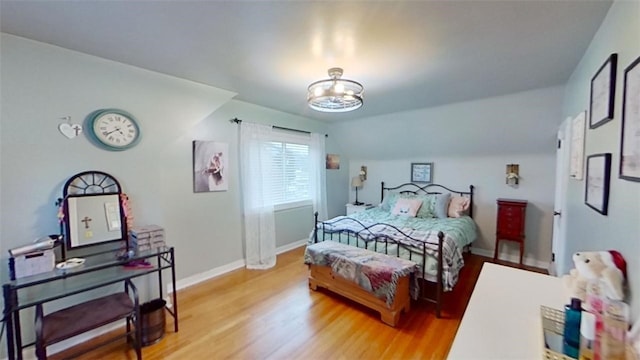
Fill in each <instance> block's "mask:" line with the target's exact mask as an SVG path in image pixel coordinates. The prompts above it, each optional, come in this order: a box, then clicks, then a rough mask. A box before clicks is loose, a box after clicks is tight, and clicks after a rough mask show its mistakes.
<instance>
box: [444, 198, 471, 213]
mask: <svg viewBox="0 0 640 360" xmlns="http://www.w3.org/2000/svg"><path fill="white" fill-rule="evenodd" d="M469 204H470V201H469V198H468V197H465V196H452V197H451V200H450V201H449V209H448V210H447V215H449V217H452V218H458V217H460V216H462V215H467V214H468V213H469Z"/></svg>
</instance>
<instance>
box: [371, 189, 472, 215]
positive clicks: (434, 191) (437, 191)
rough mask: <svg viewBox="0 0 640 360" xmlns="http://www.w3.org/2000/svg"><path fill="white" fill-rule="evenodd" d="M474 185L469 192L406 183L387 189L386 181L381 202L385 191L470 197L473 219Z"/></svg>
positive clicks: (470, 211)
mask: <svg viewBox="0 0 640 360" xmlns="http://www.w3.org/2000/svg"><path fill="white" fill-rule="evenodd" d="M474 188H475V187H474V186H473V185H469V191H460V190H452V189H449V188H448V187H446V186H444V185H440V184H426V185H421V184H416V183H404V184H402V185H398V186H394V187H385V186H384V181H383V182H382V183H381V186H380V202H382V201H383V200H384V192H385V191H393V190H399V191H398V192H399V193H400V194H414V195H421V194H422V195H424V194H442V193H444V192H449V193H452V194H457V195H460V196H467V197H469V217H471V218H473V190H474Z"/></svg>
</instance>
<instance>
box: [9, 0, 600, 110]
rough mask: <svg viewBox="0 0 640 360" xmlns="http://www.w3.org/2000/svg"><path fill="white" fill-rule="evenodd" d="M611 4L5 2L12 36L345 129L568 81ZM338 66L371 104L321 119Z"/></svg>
mask: <svg viewBox="0 0 640 360" xmlns="http://www.w3.org/2000/svg"><path fill="white" fill-rule="evenodd" d="M610 5H611V1H610V0H603V1H583V0H575V1H568V0H566V1H561V0H558V1H553V0H552V1H543V0H536V1H528V0H520V1H482V0H479V1H472V0H467V1H187V0H173V1H76V0H73V1H67V0H56V1H32V0H22V1H10V0H2V1H0V29H1V30H2V32H6V33H10V34H13V35H17V36H22V37H25V38H29V39H33V40H37V41H41V42H45V43H50V44H53V45H57V46H61V47H64V48H68V49H71V50H76V51H80V52H83V53H87V54H91V55H95V56H99V57H102V58H106V59H110V60H114V61H118V62H121V63H125V64H130V65H134V66H138V67H141V68H145V69H149V70H153V71H157V72H160V73H164V74H169V75H173V76H177V77H181V78H184V79H189V80H193V81H196V82H199V83H203V84H208V85H211V86H214V87H218V88H222V89H226V90H230V91H233V92H236V93H237V94H238V95H237V96H236V98H237V99H239V100H242V101H247V102H250V103H254V104H258V105H262V106H266V107H270V108H273V109H277V110H281V111H284V112H288V113H292V114H298V115H302V116H306V117H310V118H315V119H319V120H324V121H343V120H347V119H354V118H362V117H370V116H376V115H381V114H387V113H393V112H399V111H404V110H411V109H418V108H425V107H432V106H437V105H442V104H447V103H453V102H459V101H466V100H471V99H478V98H484V97H490V96H498V95H503V94H509V93H514V92H518V91H524V90H530V89H535V88H542V87H548V86H554V85H560V84H564V83H565V82H566V81H567V80H568V78H569V76H570V75H571V72H572V70H573V69H574V68H575V66H576V65H577V63H578V61H579V60H580V58H581V57H582V55H583V54H584V52H585V50H586V48H587V46H588V44H589V42H590V41H591V39H592V37H593V35H594V33H595V31H596V30H597V29H598V27H599V25H600V23H601V22H602V20H603V18H604V16H605V15H606V13H607V11H608V9H609V7H610ZM0 46H1V44H0ZM0 66H1V65H0ZM336 66H337V67H342V68H344V76H343V77H344V78H347V79H353V80H357V81H359V82H361V83H362V84H363V85H364V87H365V103H364V106H363V107H362V108H361V109H359V110H356V111H354V112H350V113H342V114H324V113H319V112H316V111H314V110H311V109H309V108H308V107H307V105H306V90H307V86H308V85H309V83H311V82H313V81H316V80H319V79H323V78H326V77H327V69H328V68H330V67H336Z"/></svg>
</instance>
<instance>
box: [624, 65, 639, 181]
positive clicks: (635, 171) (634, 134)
mask: <svg viewBox="0 0 640 360" xmlns="http://www.w3.org/2000/svg"><path fill="white" fill-rule="evenodd" d="M638 64H640V57H638V58H637V59H636V60H635V61H634V62H633V63H631V65H629V66H628V67H627V68H626V69H625V70H624V94H623V98H622V135H621V138H622V139H621V141H620V172H619V176H620V178H621V179H625V180H631V181H640V65H638Z"/></svg>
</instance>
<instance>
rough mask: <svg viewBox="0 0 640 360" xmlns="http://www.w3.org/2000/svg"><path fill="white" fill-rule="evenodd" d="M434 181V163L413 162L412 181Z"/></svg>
mask: <svg viewBox="0 0 640 360" xmlns="http://www.w3.org/2000/svg"><path fill="white" fill-rule="evenodd" d="M432 181H433V163H411V182H413V183H431V182H432Z"/></svg>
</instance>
